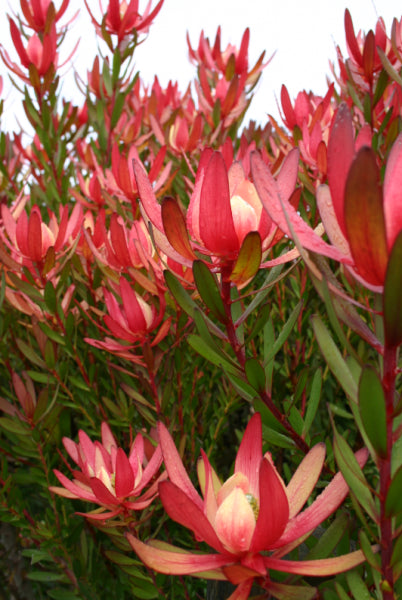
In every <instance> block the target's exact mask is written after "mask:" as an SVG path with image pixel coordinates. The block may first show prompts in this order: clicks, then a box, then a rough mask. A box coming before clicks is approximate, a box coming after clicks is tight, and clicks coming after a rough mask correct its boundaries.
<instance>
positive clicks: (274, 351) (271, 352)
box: [264, 301, 303, 366]
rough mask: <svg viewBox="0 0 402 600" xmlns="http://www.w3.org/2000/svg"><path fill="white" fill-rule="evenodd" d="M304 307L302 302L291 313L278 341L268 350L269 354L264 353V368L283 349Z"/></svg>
mask: <svg viewBox="0 0 402 600" xmlns="http://www.w3.org/2000/svg"><path fill="white" fill-rule="evenodd" d="M302 305H303V302H302V301H300V302H299V303H298V304H297V305H296V306H295V308H294V309H293V310H292V313H291V315H290V317H289V319H288V320H287V321H286V323H285V325H284V326H283V327H282V330H281V332H280V334H279V335H278V337H277V339H276V340H275V342H274V344H273V346H272V348H271V349H269V350H268V353H267V354H266V353H265V352H264V366H266V365H267V364H268V363H270V362H271V360H272V359H273V358H274V357H275V356H276V354H277V353H278V352H279V350H280V349H281V348H282V346H283V344H284V343H285V342H286V340H287V339H288V337H289V335H290V333H291V331H292V329H293V327H294V325H295V323H296V321H297V318H298V316H299V315H300V311H301V309H302Z"/></svg>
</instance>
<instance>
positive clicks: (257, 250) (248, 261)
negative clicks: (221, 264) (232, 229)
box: [230, 231, 262, 285]
mask: <svg viewBox="0 0 402 600" xmlns="http://www.w3.org/2000/svg"><path fill="white" fill-rule="evenodd" d="M261 259H262V249H261V237H260V234H259V233H258V231H250V232H249V233H248V234H247V235H246V237H245V238H244V240H243V243H242V245H241V248H240V251H239V255H238V257H237V260H236V263H235V266H234V268H233V271H232V274H231V275H230V281H232V282H233V283H234V284H236V285H239V284H242V283H245V282H246V281H248V280H249V279H251V278H252V277H254V275H255V274H256V273H257V271H258V269H259V268H260V264H261Z"/></svg>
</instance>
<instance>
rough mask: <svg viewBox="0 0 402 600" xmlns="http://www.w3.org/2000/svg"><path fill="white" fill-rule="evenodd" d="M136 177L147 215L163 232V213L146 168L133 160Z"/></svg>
mask: <svg viewBox="0 0 402 600" xmlns="http://www.w3.org/2000/svg"><path fill="white" fill-rule="evenodd" d="M133 171H134V177H135V181H136V184H137V188H138V194H139V196H140V199H141V204H142V205H143V207H144V210H145V213H146V215H147V216H148V218H149V220H150V221H151V223H152V225H154V227H156V229H158V230H159V231H163V223H162V211H161V206H160V204H159V203H158V201H157V199H156V197H155V194H154V192H153V189H152V185H151V182H150V181H149V178H148V176H147V174H146V172H145V171H144V167H143V166H142V164H141V163H139V162H138V161H137V160H135V159H134V160H133Z"/></svg>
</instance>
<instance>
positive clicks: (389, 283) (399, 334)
mask: <svg viewBox="0 0 402 600" xmlns="http://www.w3.org/2000/svg"><path fill="white" fill-rule="evenodd" d="M401 314H402V231H401V232H400V233H399V235H398V237H397V238H396V240H395V243H394V245H393V247H392V250H391V255H390V257H389V261H388V267H387V272H386V275H385V284H384V329H385V338H386V340H387V344H388V345H390V346H399V345H400V344H401V343H402V319H401Z"/></svg>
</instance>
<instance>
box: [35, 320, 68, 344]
mask: <svg viewBox="0 0 402 600" xmlns="http://www.w3.org/2000/svg"><path fill="white" fill-rule="evenodd" d="M39 327H40V328H41V329H42V331H43V333H45V334H46V335H47V337H48V338H50V339H51V340H53V341H54V342H56V343H57V344H60V345H61V346H65V344H66V341H65V339H64V337H63V335H61V334H60V333H58V332H57V331H54V330H53V329H52V328H51V327H49V325H47V324H46V323H39Z"/></svg>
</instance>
